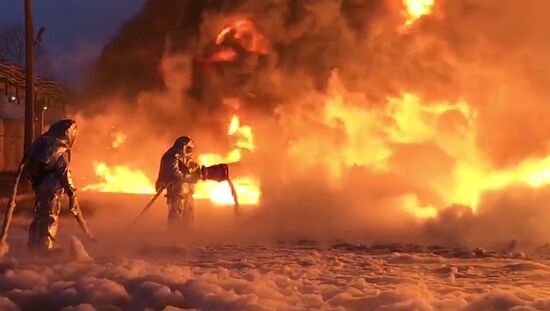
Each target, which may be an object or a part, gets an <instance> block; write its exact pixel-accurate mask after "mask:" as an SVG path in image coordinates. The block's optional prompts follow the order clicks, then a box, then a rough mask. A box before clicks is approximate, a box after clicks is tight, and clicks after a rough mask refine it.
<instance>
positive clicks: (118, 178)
mask: <svg viewBox="0 0 550 311" xmlns="http://www.w3.org/2000/svg"><path fill="white" fill-rule="evenodd" d="M227 132H228V135H229V136H230V137H234V138H236V139H237V140H236V146H235V147H234V148H233V149H231V150H230V151H229V152H228V153H227V154H226V155H220V154H201V155H199V156H198V157H197V159H198V161H199V163H200V164H201V165H205V166H209V165H214V164H218V163H235V162H239V161H241V159H242V157H243V150H247V151H252V150H254V147H255V146H254V139H253V133H252V128H251V127H249V126H244V125H241V123H240V120H239V117H238V116H233V117H232V118H231V122H230V124H229V126H228V131H227ZM125 140H126V135H124V134H123V133H120V132H117V133H115V134H114V139H113V143H112V147H113V148H118V147H120V146H121V145H122V144H123V143H124V141H125ZM94 171H95V173H96V175H97V176H98V178H99V179H100V182H98V183H96V184H92V185H88V186H86V187H84V188H83V190H84V191H98V192H118V193H141V194H149V193H154V192H155V187H154V184H153V182H152V181H151V179H149V178H148V177H147V176H146V175H145V174H144V173H143V172H142V171H141V170H137V169H136V170H133V169H130V168H128V167H127V166H125V165H114V166H108V165H107V164H105V163H103V162H97V163H94ZM232 180H233V184H234V185H235V188H236V191H237V195H238V199H239V203H240V204H241V205H257V204H258V203H259V202H260V196H261V193H260V184H259V182H258V180H257V179H256V178H254V177H251V176H236V177H234V178H232ZM194 197H195V198H197V199H208V200H210V201H211V202H212V203H214V204H215V205H221V206H222V205H233V203H234V201H233V196H232V194H231V189H230V188H229V185H228V183H227V182H221V183H218V182H214V181H200V182H199V183H198V184H197V185H196V187H195V194H194Z"/></svg>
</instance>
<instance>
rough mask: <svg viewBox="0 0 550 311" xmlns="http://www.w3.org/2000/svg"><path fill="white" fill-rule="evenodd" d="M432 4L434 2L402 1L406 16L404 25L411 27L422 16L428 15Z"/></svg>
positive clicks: (430, 0)
mask: <svg viewBox="0 0 550 311" xmlns="http://www.w3.org/2000/svg"><path fill="white" fill-rule="evenodd" d="M434 4H435V0H403V5H404V6H405V9H406V10H407V15H408V17H407V20H406V21H405V24H406V25H407V26H408V25H412V24H413V23H414V22H415V21H416V20H418V19H419V18H421V17H422V16H425V15H430V13H431V12H432V9H433V6H434Z"/></svg>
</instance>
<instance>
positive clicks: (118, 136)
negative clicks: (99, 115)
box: [111, 132, 126, 149]
mask: <svg viewBox="0 0 550 311" xmlns="http://www.w3.org/2000/svg"><path fill="white" fill-rule="evenodd" d="M113 136H114V137H113V142H112V144H111V147H113V148H115V149H116V148H118V147H120V146H121V145H122V144H123V143H124V142H125V141H126V135H125V134H124V133H121V132H116V133H115V134H114V135H113Z"/></svg>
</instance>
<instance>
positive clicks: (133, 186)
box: [83, 162, 155, 193]
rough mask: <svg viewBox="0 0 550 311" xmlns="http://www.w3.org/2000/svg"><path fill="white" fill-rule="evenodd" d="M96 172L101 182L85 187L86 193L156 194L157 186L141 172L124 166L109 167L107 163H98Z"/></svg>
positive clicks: (95, 165)
mask: <svg viewBox="0 0 550 311" xmlns="http://www.w3.org/2000/svg"><path fill="white" fill-rule="evenodd" d="M94 171H95V173H96V175H97V176H98V177H99V178H100V179H101V182H99V183H97V184H92V185H88V186H86V187H84V188H83V190H84V191H98V192H120V193H155V186H154V185H153V183H152V182H151V180H150V179H149V178H148V177H147V176H146V175H145V174H144V173H143V172H142V171H141V170H138V169H136V170H132V169H130V168H128V167H127V166H123V165H118V166H113V167H109V166H107V164H105V163H102V162H96V163H94Z"/></svg>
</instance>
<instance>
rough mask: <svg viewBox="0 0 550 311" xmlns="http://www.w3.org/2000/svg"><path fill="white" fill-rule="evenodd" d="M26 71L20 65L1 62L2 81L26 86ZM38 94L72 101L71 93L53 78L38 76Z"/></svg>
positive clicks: (0, 73) (66, 101)
mask: <svg viewBox="0 0 550 311" xmlns="http://www.w3.org/2000/svg"><path fill="white" fill-rule="evenodd" d="M25 76H26V75H25V72H24V71H23V69H21V68H20V67H19V66H16V65H10V64H6V63H2V62H0V83H6V82H7V83H8V84H9V85H11V86H15V87H17V88H24V87H25ZM34 89H35V92H36V93H37V94H38V96H46V97H49V98H50V99H53V100H55V101H58V102H62V103H65V104H68V103H70V97H71V96H70V93H69V91H68V90H67V89H65V88H64V87H62V86H60V85H59V84H57V83H56V82H55V81H53V80H48V79H43V78H41V77H40V76H36V80H35V84H34Z"/></svg>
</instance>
